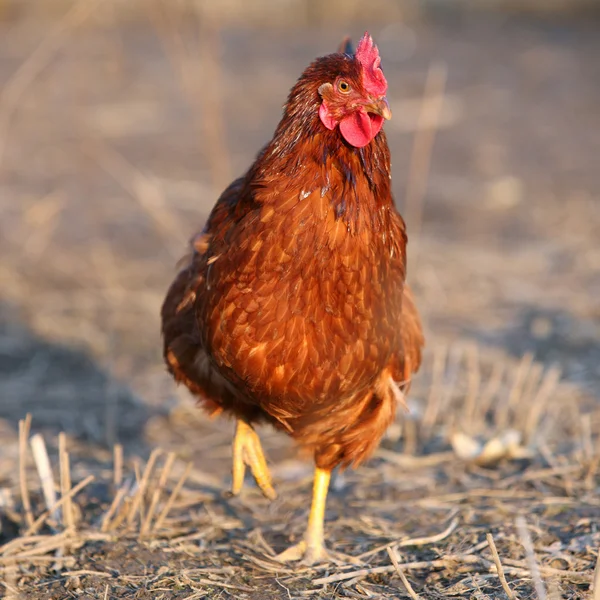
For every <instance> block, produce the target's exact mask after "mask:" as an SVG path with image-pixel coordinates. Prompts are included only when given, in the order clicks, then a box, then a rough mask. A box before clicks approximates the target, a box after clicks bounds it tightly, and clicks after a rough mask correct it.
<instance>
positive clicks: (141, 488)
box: [127, 448, 162, 527]
mask: <svg viewBox="0 0 600 600" xmlns="http://www.w3.org/2000/svg"><path fill="white" fill-rule="evenodd" d="M161 453H162V450H161V449H160V448H155V449H154V450H152V452H151V453H150V458H149V459H148V462H147V463H146V468H145V469H144V473H143V475H142V478H141V480H140V481H139V482H138V488H137V491H136V494H135V496H134V497H133V503H132V505H131V509H130V510H129V514H128V515H127V526H128V527H131V526H132V525H133V521H134V519H135V517H136V515H137V513H138V512H141V510H140V509H141V506H142V501H143V499H144V494H145V493H146V489H147V488H148V482H149V481H150V475H151V474H152V469H154V465H155V463H156V459H157V458H158V457H159V456H160V454H161ZM142 520H143V519H142Z"/></svg>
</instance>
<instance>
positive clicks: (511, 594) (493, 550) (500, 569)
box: [485, 533, 518, 600]
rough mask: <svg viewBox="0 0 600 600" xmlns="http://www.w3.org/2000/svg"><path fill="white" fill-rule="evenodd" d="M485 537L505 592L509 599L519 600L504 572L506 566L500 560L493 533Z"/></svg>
mask: <svg viewBox="0 0 600 600" xmlns="http://www.w3.org/2000/svg"><path fill="white" fill-rule="evenodd" d="M485 537H486V539H487V543H488V546H489V548H490V551H491V553H492V558H493V559H494V564H495V565H496V572H497V573H498V579H499V580H500V583H501V584H502V589H503V590H504V593H505V594H506V595H507V596H508V599H509V600H518V598H517V595H516V594H515V593H514V592H513V591H512V590H511V589H510V587H509V585H508V581H506V575H505V574H504V568H503V567H502V562H501V561H500V555H499V554H498V550H497V548H496V543H495V542H494V536H492V534H491V533H488V534H487V535H486V536H485Z"/></svg>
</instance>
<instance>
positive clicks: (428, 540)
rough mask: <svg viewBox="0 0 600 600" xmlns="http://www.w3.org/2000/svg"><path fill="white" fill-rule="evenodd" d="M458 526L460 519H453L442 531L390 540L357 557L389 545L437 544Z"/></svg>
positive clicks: (361, 557)
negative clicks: (394, 540)
mask: <svg viewBox="0 0 600 600" xmlns="http://www.w3.org/2000/svg"><path fill="white" fill-rule="evenodd" d="M457 526H458V519H452V521H451V522H450V525H448V527H446V529H444V531H442V532H440V533H436V534H435V535H430V536H426V537H419V538H410V539H408V540H402V541H400V542H395V543H392V544H390V543H389V542H388V543H387V544H385V545H383V546H378V547H377V548H373V549H372V550H369V551H368V552H363V554H359V555H358V556H357V557H356V558H357V559H358V560H363V559H365V558H368V557H369V556H373V554H378V553H379V552H381V551H382V550H386V549H387V548H388V547H390V546H391V547H393V548H406V547H409V546H426V545H427V544H435V543H436V542H441V541H442V540H444V539H446V538H447V537H448V536H449V535H450V534H451V533H452V532H453V531H454V530H455V529H456V527H457Z"/></svg>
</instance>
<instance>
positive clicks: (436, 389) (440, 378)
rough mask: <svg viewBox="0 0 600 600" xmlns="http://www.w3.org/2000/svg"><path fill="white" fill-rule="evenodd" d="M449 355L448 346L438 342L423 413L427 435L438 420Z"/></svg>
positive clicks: (423, 422)
mask: <svg viewBox="0 0 600 600" xmlns="http://www.w3.org/2000/svg"><path fill="white" fill-rule="evenodd" d="M447 357H448V346H447V345H446V344H437V345H436V346H435V347H434V349H433V373H432V376H431V388H430V390H429V395H428V397H427V404H426V407H425V413H424V414H423V421H422V426H423V433H424V436H425V437H427V436H428V435H429V434H430V432H431V429H432V428H433V426H434V425H435V423H436V421H437V417H438V414H439V410H440V403H441V398H442V389H443V385H444V372H445V370H446V360H447Z"/></svg>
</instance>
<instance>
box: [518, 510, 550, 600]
mask: <svg viewBox="0 0 600 600" xmlns="http://www.w3.org/2000/svg"><path fill="white" fill-rule="evenodd" d="M516 525H517V532H518V534H519V537H520V538H521V544H522V545H523V548H524V549H525V556H526V557H527V564H528V565H529V571H530V572H531V578H532V579H533V585H534V586H535V592H536V594H537V597H538V600H546V597H547V596H546V586H545V585H544V582H543V581H542V576H541V575H540V567H539V565H538V562H537V559H536V558H535V550H534V548H533V541H532V540H531V535H530V534H529V529H527V523H526V521H525V519H524V518H523V517H517V520H516Z"/></svg>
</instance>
